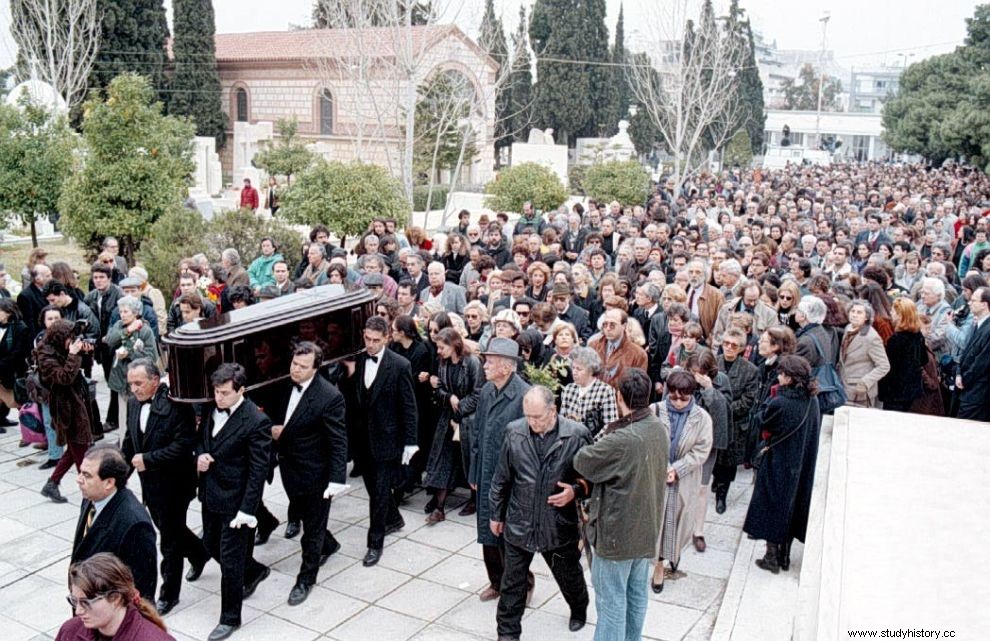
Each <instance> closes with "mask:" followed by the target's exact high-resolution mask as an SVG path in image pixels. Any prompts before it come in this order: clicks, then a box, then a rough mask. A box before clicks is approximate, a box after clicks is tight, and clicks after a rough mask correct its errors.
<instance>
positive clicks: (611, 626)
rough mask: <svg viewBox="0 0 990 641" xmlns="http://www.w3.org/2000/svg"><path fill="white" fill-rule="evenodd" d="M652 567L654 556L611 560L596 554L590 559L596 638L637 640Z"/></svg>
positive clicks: (617, 640)
mask: <svg viewBox="0 0 990 641" xmlns="http://www.w3.org/2000/svg"><path fill="white" fill-rule="evenodd" d="M652 568H653V559H626V560H624V561H610V560H609V559H603V558H602V557H600V556H595V558H594V560H593V561H592V562H591V584H592V585H593V586H595V608H596V609H597V610H598V623H597V625H596V626H595V641H639V640H640V638H641V637H642V634H643V623H644V622H645V621H646V606H647V604H648V603H649V597H648V596H647V592H646V589H647V588H646V586H647V582H648V581H649V580H650V570H651V569H652Z"/></svg>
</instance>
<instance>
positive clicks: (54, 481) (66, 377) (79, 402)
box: [34, 319, 93, 503]
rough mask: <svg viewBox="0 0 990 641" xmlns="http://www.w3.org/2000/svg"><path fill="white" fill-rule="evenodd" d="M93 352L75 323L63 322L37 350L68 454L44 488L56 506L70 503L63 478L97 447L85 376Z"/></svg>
mask: <svg viewBox="0 0 990 641" xmlns="http://www.w3.org/2000/svg"><path fill="white" fill-rule="evenodd" d="M88 349H92V347H91V346H89V345H87V344H86V343H85V342H84V341H83V339H82V338H81V337H79V336H74V335H73V332H72V323H70V322H69V321H67V320H65V319H60V320H57V321H55V322H54V323H52V325H51V327H49V328H48V329H47V330H45V333H44V335H43V336H42V339H41V344H39V345H38V347H37V348H36V349H35V350H34V359H35V362H36V363H37V364H38V376H39V377H40V379H41V384H42V385H43V386H44V387H45V389H47V390H48V392H49V395H50V399H51V400H50V401H49V404H50V408H51V413H52V425H53V426H54V427H55V432H56V435H57V436H56V438H57V440H58V444H59V445H64V446H66V449H65V453H64V454H63V455H62V458H60V459H59V461H58V464H57V465H56V466H55V469H54V470H53V471H52V475H51V477H50V478H49V479H48V481H47V482H46V483H45V486H44V487H43V488H42V489H41V494H42V496H45V497H47V498H49V499H51V500H52V501H54V502H55V503H65V502H67V501H68V499H66V498H65V497H64V496H62V494H61V493H60V492H59V490H58V484H59V483H60V482H61V481H62V477H63V476H65V473H66V472H68V471H69V468H70V467H72V465H73V464H75V466H76V470H77V471H78V470H79V465H80V464H81V463H82V460H83V455H84V454H85V453H86V450H87V449H89V446H90V445H92V444H93V432H92V428H91V424H90V414H89V386H88V385H87V384H86V381H85V380H84V379H83V375H82V355H83V352H84V351H86V350H88Z"/></svg>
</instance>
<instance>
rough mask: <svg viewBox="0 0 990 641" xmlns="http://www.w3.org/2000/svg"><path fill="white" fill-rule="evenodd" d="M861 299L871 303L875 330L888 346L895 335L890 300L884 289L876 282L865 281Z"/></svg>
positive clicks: (861, 287)
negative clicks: (888, 342)
mask: <svg viewBox="0 0 990 641" xmlns="http://www.w3.org/2000/svg"><path fill="white" fill-rule="evenodd" d="M858 293H859V297H860V298H862V299H863V300H865V301H867V302H869V303H870V306H871V307H872V308H873V329H875V330H877V334H879V335H880V340H882V341H883V344H884V345H886V344H887V341H888V340H889V339H890V337H891V336H893V334H894V321H893V318H892V317H891V315H890V298H889V297H888V296H887V292H885V291H884V287H883V286H882V285H880V284H878V283H876V282H874V281H869V280H867V281H865V282H864V283H863V284H862V285H860V286H859V292H858Z"/></svg>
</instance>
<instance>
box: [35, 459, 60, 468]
mask: <svg viewBox="0 0 990 641" xmlns="http://www.w3.org/2000/svg"><path fill="white" fill-rule="evenodd" d="M56 465H58V459H57V458H50V459H48V460H47V461H45V462H44V463H42V464H41V465H39V466H38V469H39V470H50V469H52V468H53V467H55V466H56Z"/></svg>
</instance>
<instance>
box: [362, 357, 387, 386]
mask: <svg viewBox="0 0 990 641" xmlns="http://www.w3.org/2000/svg"><path fill="white" fill-rule="evenodd" d="M384 355H385V350H384V349H382V351H380V352H378V354H376V355H375V356H376V357H377V359H378V362H377V363H376V362H375V361H373V360H372V358H373V357H372V356H371V355H370V354H369V355H368V358H367V359H366V360H365V361H364V387H365V389H371V386H372V385H373V384H374V382H375V377H376V376H378V366H379V365H381V364H382V357H383V356H384Z"/></svg>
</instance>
